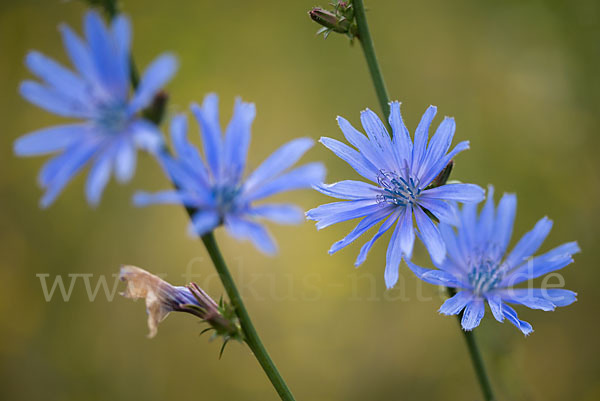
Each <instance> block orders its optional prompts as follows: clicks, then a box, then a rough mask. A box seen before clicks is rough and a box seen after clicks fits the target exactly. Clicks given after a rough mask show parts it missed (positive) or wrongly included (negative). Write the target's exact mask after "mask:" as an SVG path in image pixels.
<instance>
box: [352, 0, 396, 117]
mask: <svg viewBox="0 0 600 401" xmlns="http://www.w3.org/2000/svg"><path fill="white" fill-rule="evenodd" d="M352 4H353V5H354V16H355V18H356V24H357V26H358V40H359V41H360V44H361V46H362V49H363V52H364V54H365V58H366V59H367V65H368V66H369V72H370V73H371V78H372V79H373V86H375V92H376V93H377V99H378V100H379V105H380V106H381V110H382V111H383V114H384V115H385V118H386V119H387V118H388V117H389V114H390V106H389V104H388V103H389V101H390V97H389V96H388V93H387V89H386V87H385V81H384V80H383V74H382V73H381V68H379V63H378V62H377V56H376V55H375V46H373V39H371V32H370V31H369V25H368V24H367V15H366V13H365V5H364V4H363V1H362V0H352Z"/></svg>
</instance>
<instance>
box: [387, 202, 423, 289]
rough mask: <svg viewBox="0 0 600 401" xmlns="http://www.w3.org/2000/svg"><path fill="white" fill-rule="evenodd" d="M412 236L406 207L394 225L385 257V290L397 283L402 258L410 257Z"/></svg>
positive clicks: (412, 242)
mask: <svg viewBox="0 0 600 401" xmlns="http://www.w3.org/2000/svg"><path fill="white" fill-rule="evenodd" d="M414 235H415V234H414V229H413V225H412V212H411V208H410V207H406V208H404V210H403V212H402V215H400V217H399V218H398V224H396V228H395V229H394V233H393V234H392V238H391V239H390V243H389V245H388V249H387V253H386V257H385V274H384V278H385V285H386V287H387V288H392V287H393V286H394V285H395V284H396V282H397V281H398V266H399V265H400V262H401V261H402V257H405V258H410V257H411V254H412V248H413V244H414V238H415V236H414Z"/></svg>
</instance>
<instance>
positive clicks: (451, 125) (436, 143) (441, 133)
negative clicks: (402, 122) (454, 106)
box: [414, 117, 456, 178]
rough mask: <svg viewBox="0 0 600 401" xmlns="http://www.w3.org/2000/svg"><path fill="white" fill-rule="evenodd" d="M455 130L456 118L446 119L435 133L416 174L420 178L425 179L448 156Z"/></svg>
mask: <svg viewBox="0 0 600 401" xmlns="http://www.w3.org/2000/svg"><path fill="white" fill-rule="evenodd" d="M455 130H456V123H455V122H454V118H452V117H445V118H444V120H443V121H442V122H441V124H440V125H439V126H438V128H437V130H436V131H435V134H434V135H433V137H432V138H431V141H429V145H428V146H427V151H426V153H425V157H424V158H423V160H422V162H421V164H420V166H419V168H418V170H417V171H415V172H414V173H415V174H416V176H417V177H418V178H421V177H423V175H424V174H425V173H426V172H427V171H428V170H429V169H430V168H432V167H433V166H435V165H436V164H437V162H439V161H440V159H441V158H442V157H443V156H444V155H446V152H448V149H450V144H451V143H452V138H453V137H454V131H455Z"/></svg>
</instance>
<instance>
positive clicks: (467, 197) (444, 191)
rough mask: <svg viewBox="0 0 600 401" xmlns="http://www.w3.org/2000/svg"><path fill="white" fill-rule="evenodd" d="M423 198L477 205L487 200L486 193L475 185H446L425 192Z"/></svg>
mask: <svg viewBox="0 0 600 401" xmlns="http://www.w3.org/2000/svg"><path fill="white" fill-rule="evenodd" d="M421 198H423V199H440V200H445V201H450V200H451V201H457V202H465V203H467V202H473V203H477V202H481V201H482V200H483V199H484V198H485V191H484V190H483V188H481V187H480V186H479V185H475V184H446V185H442V186H441V187H435V188H431V189H427V190H425V191H423V192H422V194H421Z"/></svg>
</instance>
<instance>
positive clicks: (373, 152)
mask: <svg viewBox="0 0 600 401" xmlns="http://www.w3.org/2000/svg"><path fill="white" fill-rule="evenodd" d="M337 122H338V125H339V126H340V128H341V130H342V132H343V133H344V137H345V138H346V140H347V141H348V142H349V143H350V145H352V146H354V147H355V148H356V149H357V150H358V152H360V155H361V156H362V157H363V158H364V159H365V160H366V161H367V162H368V163H369V164H371V165H373V166H375V167H373V168H374V169H375V170H377V171H379V170H380V169H381V168H382V167H385V168H388V169H389V168H390V166H389V165H387V164H386V163H385V162H384V161H383V160H382V159H383V157H382V155H381V152H380V149H379V148H377V147H376V145H375V144H372V143H371V141H370V140H369V138H367V137H366V136H364V135H363V134H362V132H360V131H358V130H357V129H356V128H354V127H353V126H352V124H350V122H348V120H346V119H345V118H344V117H339V116H338V118H337ZM321 139H323V138H321ZM323 144H324V145H325V146H327V145H326V144H325V143H323ZM327 147H329V146H327ZM353 150H354V149H353ZM336 154H337V153H336ZM338 156H339V155H338ZM340 157H341V156H340ZM359 174H360V173H359Z"/></svg>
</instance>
